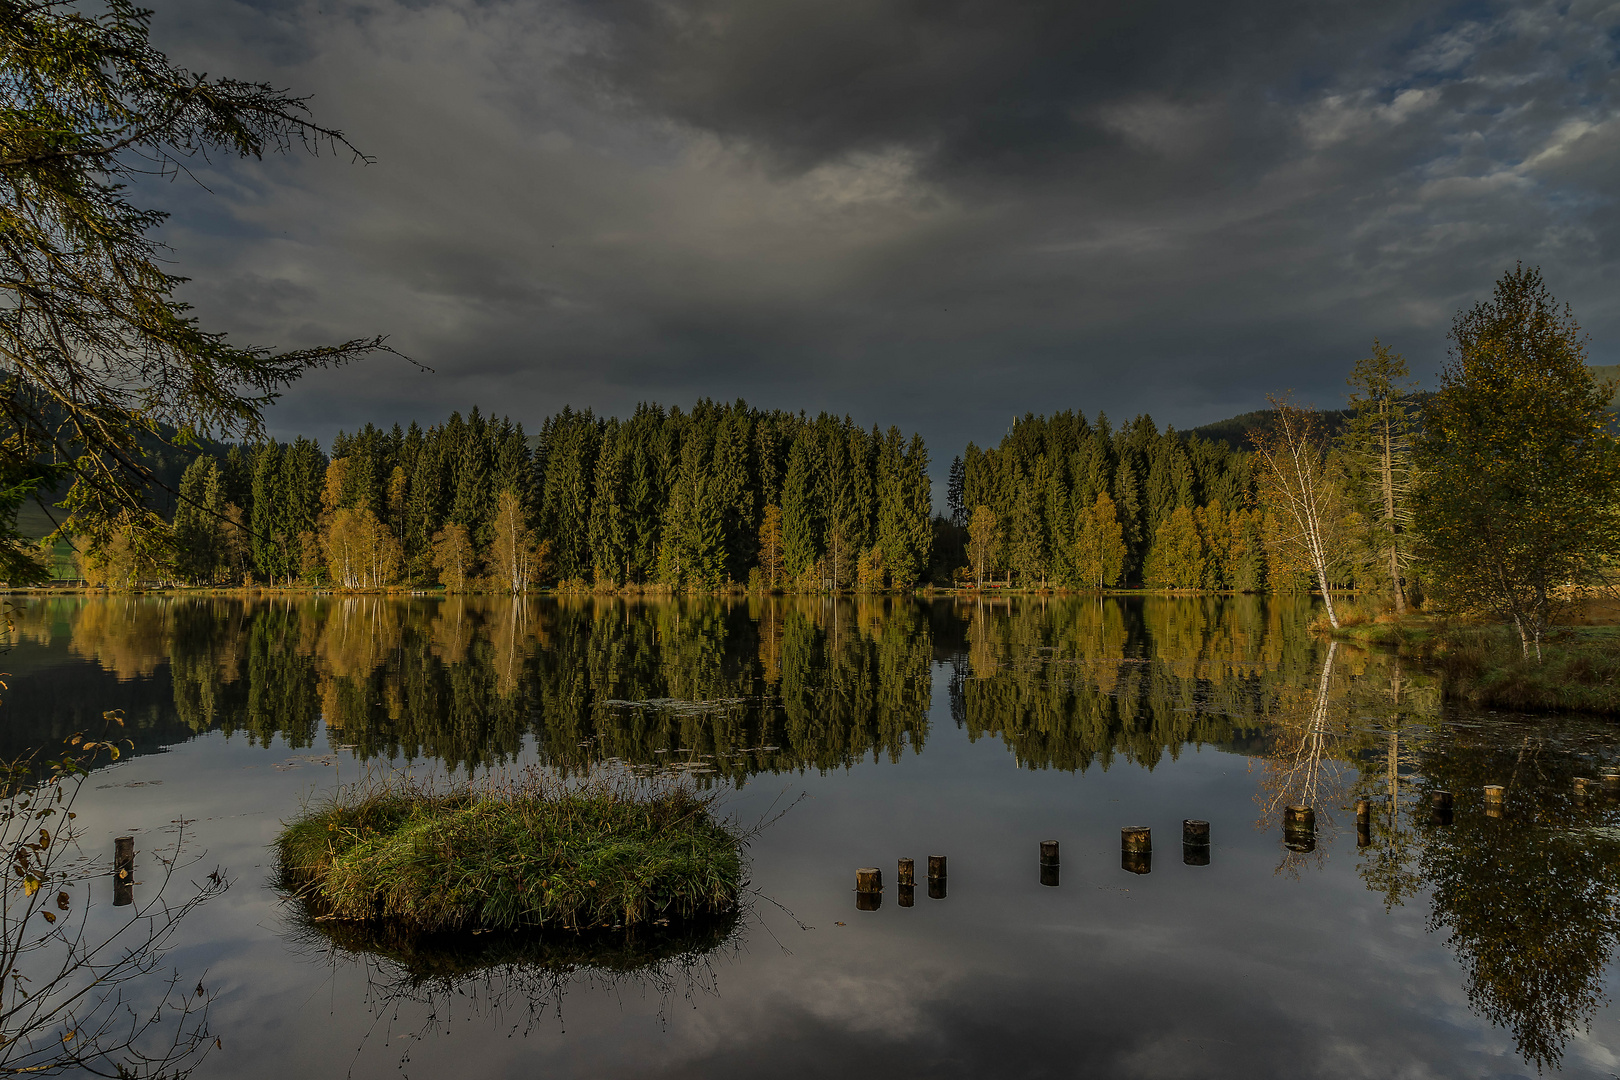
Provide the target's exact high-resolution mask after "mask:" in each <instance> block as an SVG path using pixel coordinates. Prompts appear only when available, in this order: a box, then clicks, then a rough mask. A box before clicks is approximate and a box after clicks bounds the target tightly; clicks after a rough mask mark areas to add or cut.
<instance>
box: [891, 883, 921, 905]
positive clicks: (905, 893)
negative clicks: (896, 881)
mask: <svg viewBox="0 0 1620 1080" xmlns="http://www.w3.org/2000/svg"><path fill="white" fill-rule="evenodd" d="M895 892H897V893H899V894H900V906H901V907H911V906H912V905H913V904H915V903H916V902H917V887H916V886H915V885H896V886H895Z"/></svg>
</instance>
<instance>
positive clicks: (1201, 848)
mask: <svg viewBox="0 0 1620 1080" xmlns="http://www.w3.org/2000/svg"><path fill="white" fill-rule="evenodd" d="M1181 861H1182V862H1183V863H1185V864H1186V865H1188V866H1208V865H1209V845H1208V844H1182V845H1181Z"/></svg>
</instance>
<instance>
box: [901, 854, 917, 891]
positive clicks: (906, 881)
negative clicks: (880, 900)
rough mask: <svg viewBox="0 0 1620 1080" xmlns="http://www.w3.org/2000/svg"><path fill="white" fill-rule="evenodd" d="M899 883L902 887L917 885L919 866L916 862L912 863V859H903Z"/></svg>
mask: <svg viewBox="0 0 1620 1080" xmlns="http://www.w3.org/2000/svg"><path fill="white" fill-rule="evenodd" d="M899 883H900V884H901V885H915V884H917V864H916V863H915V862H914V861H912V860H911V859H901V860H900V879H899Z"/></svg>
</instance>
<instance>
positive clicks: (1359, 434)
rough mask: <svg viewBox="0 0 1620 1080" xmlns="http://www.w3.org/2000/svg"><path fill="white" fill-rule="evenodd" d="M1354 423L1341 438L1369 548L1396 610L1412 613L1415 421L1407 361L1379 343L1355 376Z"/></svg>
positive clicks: (1352, 383)
mask: <svg viewBox="0 0 1620 1080" xmlns="http://www.w3.org/2000/svg"><path fill="white" fill-rule="evenodd" d="M1349 381H1350V389H1351V393H1350V418H1349V421H1348V422H1347V423H1346V424H1345V428H1344V432H1343V434H1342V435H1341V436H1340V444H1341V446H1342V447H1343V450H1344V456H1345V461H1346V465H1347V466H1348V469H1349V472H1350V479H1351V481H1352V486H1351V498H1352V501H1353V502H1354V503H1355V504H1356V505H1357V508H1358V509H1359V510H1360V511H1361V514H1362V517H1363V519H1364V520H1365V521H1366V522H1367V528H1366V531H1367V537H1368V546H1369V547H1370V548H1372V549H1373V550H1374V551H1375V552H1377V555H1378V559H1379V561H1380V563H1381V564H1382V567H1381V569H1382V571H1383V572H1384V573H1386V574H1387V575H1388V577H1389V587H1390V591H1391V593H1392V594H1393V596H1394V598H1395V610H1396V611H1397V612H1401V613H1404V612H1405V611H1406V574H1405V568H1406V566H1407V564H1408V562H1409V560H1410V555H1411V553H1410V546H1411V543H1412V529H1411V525H1412V505H1411V493H1412V436H1413V432H1414V428H1415V423H1414V420H1415V417H1414V415H1413V411H1414V410H1413V406H1412V390H1413V387H1412V384H1411V382H1410V378H1409V373H1408V371H1407V367H1406V359H1405V358H1404V357H1402V356H1401V355H1400V354H1399V353H1395V352H1391V351H1390V350H1389V348H1388V347H1387V346H1385V345H1383V344H1382V343H1380V342H1378V341H1376V340H1374V341H1373V351H1372V355H1371V356H1369V357H1366V358H1365V359H1363V360H1361V361H1360V362H1358V363H1357V364H1356V366H1355V369H1354V370H1353V371H1352V372H1351V373H1350V380H1349Z"/></svg>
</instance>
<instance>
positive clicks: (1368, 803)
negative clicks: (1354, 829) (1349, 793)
mask: <svg viewBox="0 0 1620 1080" xmlns="http://www.w3.org/2000/svg"><path fill="white" fill-rule="evenodd" d="M1371 821H1372V800H1371V799H1357V800H1356V824H1357V825H1363V824H1367V823H1370V822H1371Z"/></svg>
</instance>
